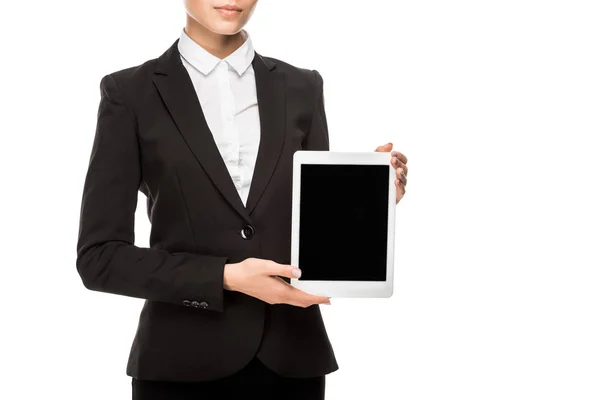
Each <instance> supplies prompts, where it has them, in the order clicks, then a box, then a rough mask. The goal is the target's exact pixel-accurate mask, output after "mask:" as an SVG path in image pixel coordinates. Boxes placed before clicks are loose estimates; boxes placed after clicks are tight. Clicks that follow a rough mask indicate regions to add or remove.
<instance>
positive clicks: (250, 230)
mask: <svg viewBox="0 0 600 400" xmlns="http://www.w3.org/2000/svg"><path fill="white" fill-rule="evenodd" d="M254 232H256V231H255V230H254V227H253V226H252V225H246V226H245V227H244V228H243V229H242V231H241V232H240V235H242V237H243V238H244V239H246V240H248V239H251V238H252V236H254Z"/></svg>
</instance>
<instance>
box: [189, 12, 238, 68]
mask: <svg viewBox="0 0 600 400" xmlns="http://www.w3.org/2000/svg"><path fill="white" fill-rule="evenodd" d="M185 33H186V34H187V35H188V36H189V37H190V38H191V39H192V40H193V41H194V42H196V43H198V45H200V46H202V47H203V48H204V49H205V50H206V51H208V52H209V53H211V54H212V55H214V56H215V57H218V58H221V59H223V58H225V57H227V56H228V55H230V54H231V53H233V52H234V51H235V50H236V49H237V48H238V47H240V46H241V45H242V44H243V43H244V41H245V40H246V33H245V32H244V31H243V30H241V31H239V32H238V33H235V34H233V35H221V34H218V33H215V32H212V31H209V30H208V29H206V28H205V27H204V26H202V25H201V24H199V23H198V21H196V20H195V19H193V18H191V17H190V16H189V15H188V16H187V20H186V24H185Z"/></svg>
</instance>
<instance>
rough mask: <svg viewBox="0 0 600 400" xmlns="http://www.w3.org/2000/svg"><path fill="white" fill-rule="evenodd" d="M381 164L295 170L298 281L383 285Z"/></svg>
mask: <svg viewBox="0 0 600 400" xmlns="http://www.w3.org/2000/svg"><path fill="white" fill-rule="evenodd" d="M388 196H389V167H388V166H386V165H339V164H335V165H333V164H302V165H301V166H300V230H299V249H298V251H299V252H298V266H299V267H300V268H301V269H302V277H301V278H300V280H318V281H385V279H386V260H387V230H388V204H389V200H388V199H389V197H388Z"/></svg>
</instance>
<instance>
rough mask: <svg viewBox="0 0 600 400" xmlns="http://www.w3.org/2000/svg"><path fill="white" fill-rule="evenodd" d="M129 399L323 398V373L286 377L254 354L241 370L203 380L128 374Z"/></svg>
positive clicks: (287, 399)
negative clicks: (130, 395)
mask: <svg viewBox="0 0 600 400" xmlns="http://www.w3.org/2000/svg"><path fill="white" fill-rule="evenodd" d="M131 386H132V399H133V400H192V399H193V400H212V399H215V400H229V399H231V400H233V399H235V400H240V398H242V397H240V396H244V397H243V398H252V399H261V400H267V399H269V400H270V399H273V400H275V399H277V400H323V399H325V376H319V377H316V378H287V377H283V376H281V375H278V374H276V373H275V372H273V371H271V370H270V369H269V368H267V367H266V366H265V365H264V364H263V363H261V362H260V361H259V360H258V359H257V358H254V359H253V360H252V361H251V362H250V363H249V364H248V365H247V366H246V367H245V368H243V369H242V370H241V371H239V372H237V373H235V374H233V375H231V376H227V377H225V378H221V379H217V380H214V381H206V382H166V381H146V380H139V379H135V378H132V381H131Z"/></svg>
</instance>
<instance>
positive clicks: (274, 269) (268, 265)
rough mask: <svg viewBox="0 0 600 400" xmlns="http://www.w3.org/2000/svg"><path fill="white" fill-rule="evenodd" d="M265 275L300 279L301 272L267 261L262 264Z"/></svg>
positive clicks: (291, 266)
mask: <svg viewBox="0 0 600 400" xmlns="http://www.w3.org/2000/svg"><path fill="white" fill-rule="evenodd" d="M264 272H265V275H272V276H283V277H285V278H300V276H301V275H302V271H301V270H300V268H298V267H295V266H293V265H287V264H280V263H278V262H275V261H272V260H267V262H265V263H264Z"/></svg>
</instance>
